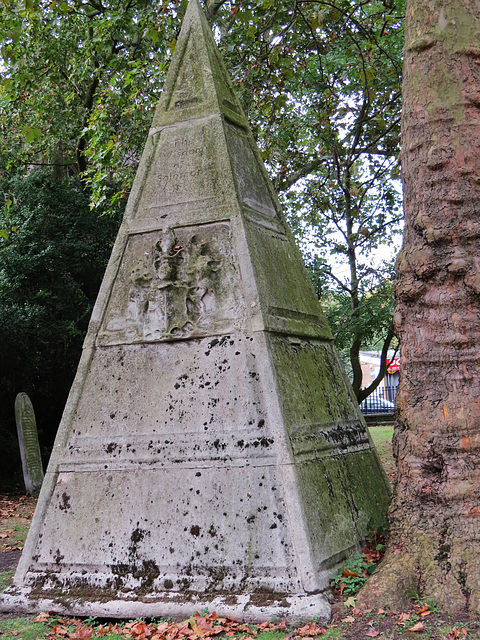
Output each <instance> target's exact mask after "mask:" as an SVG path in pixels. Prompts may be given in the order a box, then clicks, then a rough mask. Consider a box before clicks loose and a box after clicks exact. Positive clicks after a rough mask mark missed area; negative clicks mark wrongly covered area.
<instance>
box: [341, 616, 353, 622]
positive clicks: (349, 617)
mask: <svg viewBox="0 0 480 640" xmlns="http://www.w3.org/2000/svg"><path fill="white" fill-rule="evenodd" d="M342 622H355V618H354V617H353V616H347V617H346V618H343V620H342Z"/></svg>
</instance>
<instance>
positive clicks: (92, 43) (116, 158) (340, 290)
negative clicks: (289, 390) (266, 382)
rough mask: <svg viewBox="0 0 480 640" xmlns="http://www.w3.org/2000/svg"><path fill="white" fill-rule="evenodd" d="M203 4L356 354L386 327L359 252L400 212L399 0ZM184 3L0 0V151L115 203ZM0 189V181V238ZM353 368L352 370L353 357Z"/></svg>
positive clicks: (126, 181)
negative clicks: (51, 170)
mask: <svg viewBox="0 0 480 640" xmlns="http://www.w3.org/2000/svg"><path fill="white" fill-rule="evenodd" d="M207 4H208V9H207V13H208V15H209V17H210V19H211V21H212V23H213V27H214V33H215V35H216V38H217V41H218V44H219V47H220V50H221V52H222V54H223V56H224V58H225V61H226V64H227V67H228V69H229V70H230V72H231V73H232V75H233V78H234V82H235V84H236V88H237V90H238V94H239V97H240V99H241V101H242V103H243V105H244V108H245V110H246V113H247V115H248V117H249V120H250V123H251V126H252V129H253V131H254V134H255V136H256V138H257V140H258V143H259V146H260V149H261V152H262V155H263V158H264V160H265V162H266V164H267V167H268V169H269V171H270V174H271V177H272V179H273V181H274V185H275V186H276V188H277V191H278V192H279V194H280V197H281V199H282V201H283V203H284V205H285V207H286V211H287V215H288V219H289V221H290V223H291V226H292V228H293V230H294V233H295V234H296V236H297V239H298V241H299V242H300V244H301V246H302V248H303V251H304V254H305V256H306V261H307V263H308V264H309V265H310V266H312V265H313V266H312V269H313V271H314V272H315V273H316V274H317V275H318V277H321V278H322V287H321V291H322V294H323V298H324V302H326V306H327V313H328V315H329V318H330V320H331V322H332V321H333V329H334V332H335V334H336V338H337V341H338V345H339V347H340V348H341V349H343V350H344V352H345V353H346V352H347V351H350V350H351V349H352V347H353V354H354V356H355V354H357V355H358V351H359V349H360V347H361V346H362V345H363V346H364V347H365V346H367V347H372V346H373V344H372V342H373V341H374V342H377V343H378V342H379V341H380V342H381V340H382V339H384V338H385V336H386V335H387V334H388V326H389V323H390V319H391V315H390V308H391V304H388V305H387V306H385V305H384V306H382V304H383V302H382V301H383V300H384V299H385V295H384V294H386V293H387V291H385V292H384V291H380V289H381V287H382V286H383V285H382V282H384V281H385V280H387V281H389V280H390V267H388V268H384V267H383V266H380V267H378V266H377V265H376V261H375V259H374V255H375V252H376V251H377V249H378V247H379V246H382V245H385V246H388V247H391V246H392V244H393V236H394V235H395V233H396V232H398V230H399V221H400V217H401V214H400V197H399V194H398V190H397V188H396V187H395V183H394V182H393V181H394V180H395V179H397V178H398V175H399V162H398V149H399V133H400V107H401V50H402V45H403V23H402V18H403V12H404V0H389V2H379V1H377V0H367V1H366V2H358V3H352V2H350V0H334V1H333V2H331V1H330V0H318V1H316V2H314V3H312V2H310V1H309V0H300V1H298V2H295V3H293V4H292V3H291V2H290V0H288V1H287V0H278V1H276V2H274V1H273V0H241V1H238V0H227V1H225V2H222V1H220V2H210V3H207ZM185 7H186V0H165V1H164V2H161V3H152V4H146V3H144V2H141V1H140V0H108V1H104V2H99V1H98V0H62V1H59V0H54V1H53V2H43V1H42V0H28V1H26V0H9V1H8V2H2V3H0V34H2V35H1V36H0V49H1V55H2V58H3V67H2V70H1V71H0V123H1V124H0V166H2V164H3V165H4V166H5V168H6V171H7V172H8V173H9V174H10V173H11V172H13V171H16V170H17V169H18V168H24V167H27V166H28V167H32V166H36V165H38V164H40V165H45V164H47V165H50V166H52V167H54V168H55V171H56V175H57V176H60V175H66V173H67V172H68V174H69V175H71V174H76V175H79V176H80V178H81V180H82V186H83V188H84V189H85V188H87V189H88V193H89V199H90V203H91V206H97V207H100V208H106V209H108V210H110V211H114V210H115V209H116V208H117V205H118V203H119V202H121V201H122V200H123V199H124V197H125V196H126V194H127V193H128V191H129V189H130V186H131V183H132V180H133V176H134V174H135V170H136V167H137V163H138V160H139V157H140V154H141V150H142V147H143V144H144V140H145V138H146V135H147V130H148V126H149V124H150V122H151V118H152V115H153V109H154V106H155V103H156V102H157V99H158V97H159V95H160V93H161V89H162V85H163V82H164V78H165V73H166V69H167V68H168V64H169V62H170V58H171V55H172V53H173V50H174V48H175V43H176V38H177V34H178V29H179V27H180V24H181V20H182V17H183V14H184V11H185ZM12 203H13V201H12V200H11V198H10V196H9V195H8V194H6V197H5V199H4V204H3V209H4V213H5V219H6V226H5V228H3V229H0V237H3V239H7V237H8V233H9V230H8V224H9V220H8V216H9V208H11V207H12ZM391 253H392V260H393V254H394V250H393V249H391ZM333 261H335V263H336V264H337V265H341V266H342V268H344V271H345V274H344V275H343V274H340V275H339V274H338V268H333V267H332V262H333ZM387 288H388V287H387ZM389 291H391V286H390V289H389ZM377 302H378V304H377ZM329 306H331V310H329V308H328V307H329ZM338 307H340V308H338ZM387 309H388V312H387ZM337 312H338V314H340V315H339V316H338V315H337ZM337 317H340V318H341V319H342V320H341V322H340V323H337V322H336V318H337ZM349 327H350V328H349ZM352 370H353V375H354V378H355V379H356V377H358V367H357V368H356V367H355V363H354V360H352ZM355 385H357V381H355ZM355 385H354V386H355ZM357 386H358V385H357Z"/></svg>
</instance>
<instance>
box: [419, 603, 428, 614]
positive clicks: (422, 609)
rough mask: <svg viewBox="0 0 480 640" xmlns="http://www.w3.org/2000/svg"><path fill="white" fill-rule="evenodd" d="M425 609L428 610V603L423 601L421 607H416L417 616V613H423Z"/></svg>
mask: <svg viewBox="0 0 480 640" xmlns="http://www.w3.org/2000/svg"><path fill="white" fill-rule="evenodd" d="M426 611H428V604H427V603H425V604H424V605H423V607H421V608H420V609H418V611H417V616H419V615H420V614H422V613H425V612H426Z"/></svg>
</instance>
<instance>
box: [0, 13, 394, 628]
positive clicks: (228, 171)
mask: <svg viewBox="0 0 480 640" xmlns="http://www.w3.org/2000/svg"><path fill="white" fill-rule="evenodd" d="M388 497H389V491H388V483H387V480H386V477H385V475H384V473H383V471H382V468H381V465H380V463H379V460H378V457H377V455H376V452H375V450H374V449H373V448H372V444H371V441H370V440H369V436H368V433H367V430H366V427H365V423H364V420H363V418H362V416H361V414H360V413H359V409H358V406H357V403H356V401H355V398H354V396H353V394H352V391H351V389H350V386H349V383H348V380H347V378H346V376H345V374H344V372H343V369H342V366H341V364H340V362H339V359H338V357H337V355H336V352H335V349H334V346H333V343H332V336H331V333H330V330H329V328H328V326H327V323H326V321H325V318H324V316H323V315H322V312H321V310H320V308H319V305H318V302H317V299H316V296H315V294H314V291H313V288H312V286H311V284H310V281H309V278H308V275H307V273H306V271H305V269H304V267H303V263H302V260H301V256H300V254H299V252H298V250H297V248H296V247H295V244H294V242H293V239H292V237H291V235H290V233H289V230H288V228H287V225H286V223H285V221H284V218H283V216H282V213H281V211H280V208H279V204H278V202H277V199H276V197H275V193H274V191H273V188H272V186H271V184H270V182H269V180H268V177H267V174H266V171H265V169H264V167H263V165H262V161H261V159H260V156H259V153H258V150H257V148H256V146H255V143H254V141H253V138H252V135H251V133H250V131H249V126H248V123H247V121H246V118H245V115H244V114H243V112H242V109H241V107H240V104H239V102H238V100H237V98H236V95H235V92H234V90H233V88H232V84H231V82H230V80H229V78H228V75H227V73H226V71H225V68H224V66H223V63H222V60H221V58H220V54H219V52H218V50H217V48H216V45H215V42H214V39H213V37H212V33H211V31H210V28H209V26H208V24H207V22H206V20H205V17H204V15H203V12H202V9H201V7H200V5H199V3H198V0H190V3H189V6H188V11H187V14H186V16H185V20H184V24H183V27H182V32H181V35H180V38H179V40H178V44H177V47H176V50H175V55H174V57H173V60H172V63H171V67H170V71H169V74H168V78H167V80H166V83H165V88H164V92H163V96H162V98H161V100H160V102H159V105H158V109H157V112H156V115H155V118H154V120H153V124H152V127H151V130H150V133H149V136H148V140H147V143H146V148H145V151H144V154H143V157H142V160H141V163H140V167H139V169H138V173H137V176H136V179H135V183H134V186H133V189H132V193H131V195H130V199H129V202H128V206H127V210H126V213H125V218H124V221H123V224H122V226H121V229H120V231H119V234H118V238H117V241H116V244H115V247H114V249H113V253H112V257H111V260H110V263H109V265H108V268H107V271H106V274H105V278H104V281H103V284H102V287H101V290H100V293H99V296H98V300H97V303H96V306H95V309H94V312H93V316H92V319H91V323H90V327H89V330H88V334H87V337H86V340H85V344H84V351H83V355H82V358H81V361H80V365H79V368H78V372H77V376H76V378H75V382H74V384H73V387H72V390H71V393H70V396H69V399H68V402H67V405H66V408H65V412H64V415H63V418H62V422H61V425H60V428H59V432H58V436H57V439H56V442H55V446H54V451H53V455H52V458H51V462H50V464H49V467H48V470H47V473H46V477H45V481H44V484H43V487H42V491H41V494H40V498H39V503H38V507H37V511H36V513H35V517H34V519H33V522H32V526H31V530H30V533H29V536H28V539H27V542H26V544H25V549H24V552H23V555H22V558H21V561H20V564H19V566H18V570H17V573H16V575H15V580H14V585H13V587H11V588H10V589H9V590H8V591H7V592H6V593H5V594H4V595H3V597H2V599H1V605H0V609H1V610H3V611H5V610H17V611H27V612H33V611H38V610H42V609H47V610H55V611H59V612H68V613H72V614H76V615H97V616H103V617H106V616H108V617H112V616H113V617H126V618H129V617H135V616H177V617H180V616H188V615H190V614H191V613H192V612H193V611H195V610H200V609H202V608H208V609H209V610H210V611H217V612H218V613H219V614H222V615H234V616H238V617H242V618H243V619H246V620H253V621H255V620H259V619H260V620H265V619H269V618H270V617H271V616H272V615H276V616H278V617H286V618H287V619H288V620H290V621H294V620H298V619H305V618H308V617H313V616H318V617H319V618H327V617H328V615H329V605H328V602H327V600H326V598H325V595H324V593H323V592H324V591H325V589H326V588H327V587H328V579H329V576H330V574H331V573H332V570H333V569H334V567H335V566H336V565H337V564H338V563H339V562H340V561H341V560H342V559H343V558H345V556H347V555H348V554H351V553H352V552H354V551H355V550H356V549H357V548H358V545H359V543H360V541H361V540H362V538H363V537H364V536H365V535H366V534H368V533H369V532H370V531H372V530H374V529H375V527H376V526H377V525H379V524H380V523H381V522H383V519H384V514H385V511H386V506H387V502H388Z"/></svg>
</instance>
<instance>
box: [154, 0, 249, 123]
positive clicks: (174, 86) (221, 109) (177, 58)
mask: <svg viewBox="0 0 480 640" xmlns="http://www.w3.org/2000/svg"><path fill="white" fill-rule="evenodd" d="M214 114H221V115H223V116H225V117H226V118H227V119H229V120H231V121H233V122H235V123H236V124H237V125H240V126H242V127H246V128H247V127H248V122H247V119H246V117H245V114H244V113H243V109H242V107H241V105H240V102H239V100H238V98H237V96H236V94H235V90H234V88H233V85H232V82H231V80H230V77H229V75H228V73H227V70H226V69H225V65H224V63H223V60H222V57H221V55H220V52H219V51H218V48H217V45H216V43H215V39H214V37H213V33H212V30H211V28H210V26H209V24H208V22H207V18H206V16H205V13H204V10H203V7H202V5H201V3H200V2H199V0H189V3H188V6H187V11H186V13H185V17H184V19H183V24H182V28H181V31H180V36H179V38H178V42H177V45H176V47H175V52H174V55H173V58H172V62H171V64H170V69H169V72H168V74H167V78H166V80H165V85H164V89H163V95H162V98H161V99H160V102H159V104H158V107H157V111H156V114H155V117H154V120H153V127H154V128H155V129H156V128H158V127H162V126H165V125H169V124H173V123H175V122H181V121H185V120H190V119H194V118H201V117H205V116H208V115H214Z"/></svg>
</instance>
